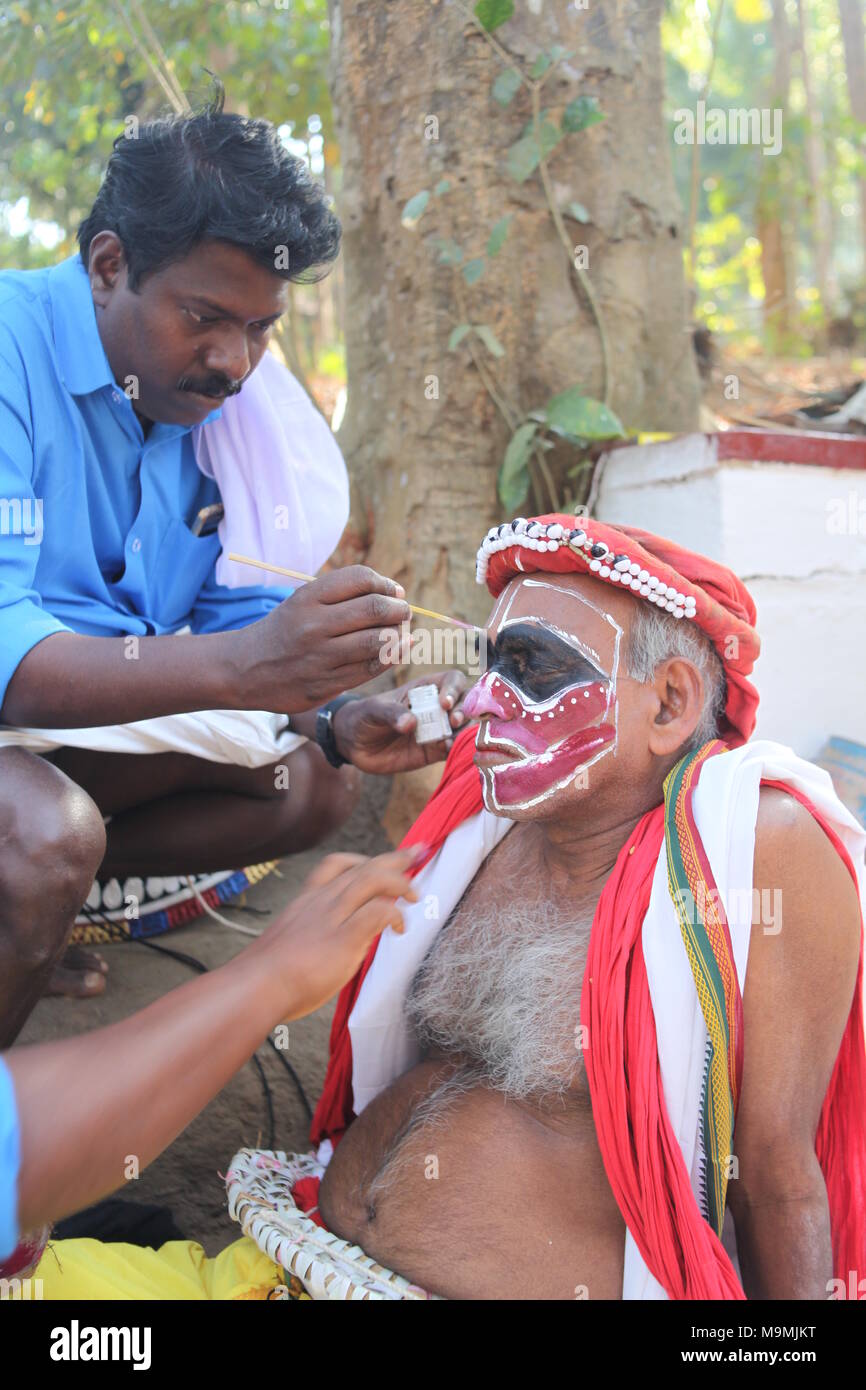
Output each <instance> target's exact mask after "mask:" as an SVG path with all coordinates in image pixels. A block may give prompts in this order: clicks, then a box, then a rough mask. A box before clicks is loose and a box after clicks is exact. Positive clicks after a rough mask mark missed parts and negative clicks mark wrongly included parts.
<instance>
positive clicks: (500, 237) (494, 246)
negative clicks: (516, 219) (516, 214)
mask: <svg viewBox="0 0 866 1390" xmlns="http://www.w3.org/2000/svg"><path fill="white" fill-rule="evenodd" d="M510 225H511V213H509V214H508V216H507V217H500V219H499V221H498V222H497V223H496V226H495V227H494V228H493V231H492V232H491V233H490V236H489V237H488V239H487V254H488V256H495V255H497V254H498V253H499V252H500V251H501V250H502V247H503V245H504V244H505V238H506V237H507V236H508V228H509V226H510Z"/></svg>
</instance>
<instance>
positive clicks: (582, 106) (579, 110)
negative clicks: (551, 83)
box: [562, 97, 604, 132]
mask: <svg viewBox="0 0 866 1390" xmlns="http://www.w3.org/2000/svg"><path fill="white" fill-rule="evenodd" d="M603 120H604V112H603V111H602V109H601V107H600V106H599V104H598V97H575V99H574V101H570V102H569V103H568V105H567V106H566V108H565V110H564V111H563V113H562V129H563V130H565V131H569V132H571V131H575V130H586V128H587V126H591V125H597V124H598V122H599V121H603Z"/></svg>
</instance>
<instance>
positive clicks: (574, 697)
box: [571, 695, 577, 705]
mask: <svg viewBox="0 0 866 1390" xmlns="http://www.w3.org/2000/svg"><path fill="white" fill-rule="evenodd" d="M571 703H572V704H573V705H576V704H577V696H576V695H572V697H571Z"/></svg>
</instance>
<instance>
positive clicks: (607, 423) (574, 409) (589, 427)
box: [544, 386, 623, 439]
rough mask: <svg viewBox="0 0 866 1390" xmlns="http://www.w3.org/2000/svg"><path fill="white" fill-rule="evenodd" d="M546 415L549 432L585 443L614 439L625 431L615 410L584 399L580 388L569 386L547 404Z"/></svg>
mask: <svg viewBox="0 0 866 1390" xmlns="http://www.w3.org/2000/svg"><path fill="white" fill-rule="evenodd" d="M544 414H545V418H546V421H547V427H548V429H552V430H557V431H559V432H561V433H562V434H567V435H572V436H576V437H579V438H582V439H612V438H613V437H614V436H616V435H621V434H622V433H623V427H622V424H621V423H620V421H619V420H618V419H617V417H616V416H615V415H614V413H613V411H612V410H609V409H608V407H607V406H606V405H603V404H602V402H601V401H596V400H593V398H592V397H591V396H585V395H584V394H583V392H582V390H581V388H580V387H579V386H569V387H568V389H567V390H566V391H560V393H559V395H557V396H554V397H553V398H552V399H551V400H549V401H548V402H547V405H546V406H545V408H544Z"/></svg>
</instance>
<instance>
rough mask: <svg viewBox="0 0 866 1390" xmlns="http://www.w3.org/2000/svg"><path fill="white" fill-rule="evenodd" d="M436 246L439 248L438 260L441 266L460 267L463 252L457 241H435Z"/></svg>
mask: <svg viewBox="0 0 866 1390" xmlns="http://www.w3.org/2000/svg"><path fill="white" fill-rule="evenodd" d="M433 244H434V246H438V248H439V255H438V257H437V260H438V261H439V264H440V265H459V264H460V262H461V261H462V260H463V250H462V248H461V247H460V246H458V245H457V242H456V241H441V240H440V241H435V242H434V243H433Z"/></svg>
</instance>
